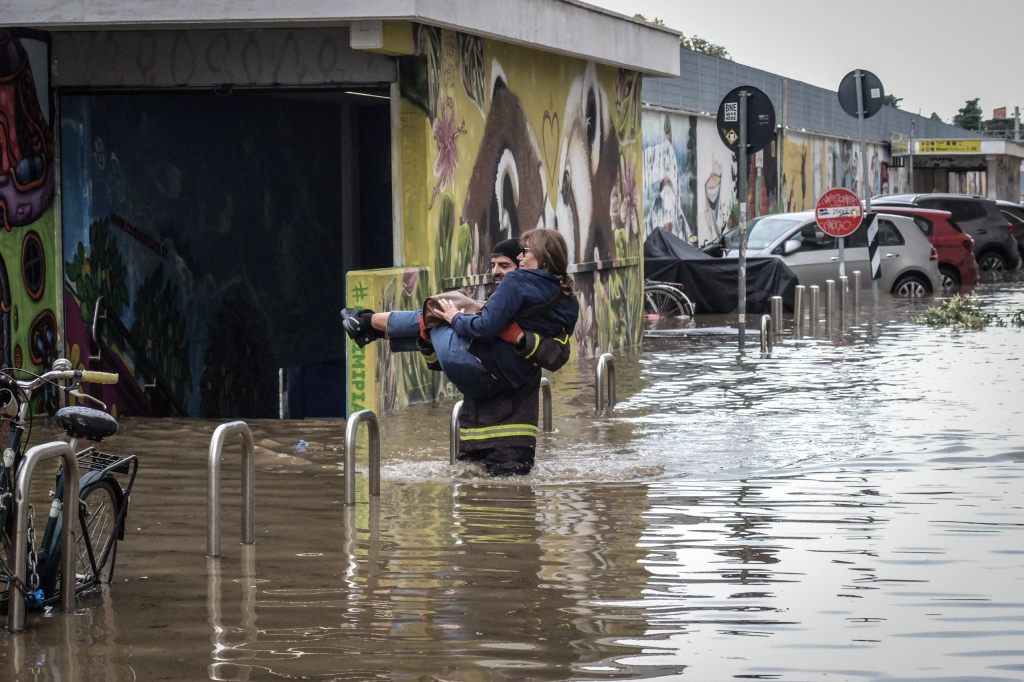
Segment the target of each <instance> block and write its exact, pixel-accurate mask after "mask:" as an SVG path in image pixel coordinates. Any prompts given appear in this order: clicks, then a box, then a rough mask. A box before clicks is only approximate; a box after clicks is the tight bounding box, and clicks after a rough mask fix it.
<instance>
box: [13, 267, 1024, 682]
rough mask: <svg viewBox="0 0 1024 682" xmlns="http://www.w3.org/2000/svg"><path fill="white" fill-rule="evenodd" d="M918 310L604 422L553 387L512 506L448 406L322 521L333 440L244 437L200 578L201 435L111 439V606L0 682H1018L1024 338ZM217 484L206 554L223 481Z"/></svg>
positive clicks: (167, 429)
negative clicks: (239, 528) (546, 430)
mask: <svg viewBox="0 0 1024 682" xmlns="http://www.w3.org/2000/svg"><path fill="white" fill-rule="evenodd" d="M979 294H980V295H982V297H983V298H984V300H985V301H986V302H987V303H988V305H990V306H992V308H993V309H995V310H997V311H1000V312H1001V313H1003V314H1008V313H1011V312H1013V311H1015V310H1017V309H1021V308H1024V286H1022V285H1021V284H1020V283H1015V282H1010V283H1001V284H997V285H987V286H983V287H980V288H979ZM927 304H928V302H912V301H911V302H902V301H900V302H896V301H891V300H885V299H883V300H882V301H880V303H879V305H878V306H877V308H876V309H872V306H868V307H866V308H865V313H864V315H863V316H861V317H860V318H859V320H857V319H855V320H853V323H852V324H848V325H841V326H842V327H843V328H842V329H841V330H835V333H834V334H833V335H832V337H831V338H809V337H808V338H803V339H799V340H797V339H793V338H792V337H787V338H786V339H784V341H783V342H782V343H781V344H777V345H776V346H775V349H774V351H773V352H772V353H771V354H770V355H766V356H761V355H760V354H759V353H756V352H748V353H744V354H737V352H736V339H735V338H734V337H728V336H724V335H722V334H721V333H718V332H717V331H715V332H713V333H703V334H686V335H683V334H678V333H674V332H673V330H671V329H663V330H661V331H662V332H665V333H664V334H661V335H657V336H652V337H651V338H649V339H648V340H647V342H646V344H645V351H644V352H643V353H642V354H639V355H637V356H633V357H630V356H628V355H622V356H621V357H617V358H616V375H617V381H618V384H617V394H618V397H619V399H620V403H619V404H618V405H617V406H616V409H615V411H614V412H613V413H612V414H611V415H609V416H607V417H604V418H597V417H595V415H594V413H593V395H594V393H593V370H594V363H592V362H590V363H586V362H585V363H581V364H580V365H579V366H572V367H570V368H567V369H566V370H565V371H563V372H561V373H559V374H558V375H556V376H555V377H554V380H553V382H552V383H553V390H554V401H553V405H554V423H555V427H556V432H555V433H553V434H545V435H542V436H541V439H540V455H539V458H538V461H539V464H538V467H537V470H536V471H535V473H534V474H531V476H529V477H526V478H524V479H517V480H490V479H486V478H481V477H480V476H479V473H478V472H477V471H476V470H474V469H473V468H471V467H467V466H464V465H458V466H455V467H452V466H450V465H449V464H448V440H447V438H448V430H447V424H448V416H449V414H450V410H451V405H450V404H439V405H419V406H415V407H413V408H410V409H409V410H408V411H406V412H403V414H402V415H400V416H385V417H383V418H382V419H381V443H382V455H383V471H382V474H383V476H382V478H383V480H382V490H381V497H380V498H379V500H377V499H369V496H368V495H367V485H366V480H365V478H363V477H359V480H358V489H357V498H358V500H359V503H358V504H357V505H356V506H355V507H345V505H343V504H342V499H343V497H344V491H343V476H342V470H341V466H342V448H343V439H344V428H343V424H341V423H340V422H336V421H335V422H331V421H322V422H317V421H311V422H284V423H281V422H276V421H267V422H252V423H251V424H250V426H251V428H252V431H253V435H254V440H255V443H256V453H255V454H256V462H257V476H256V495H257V505H256V536H257V539H256V545H255V546H241V545H239V544H237V535H235V534H234V533H232V532H228V533H225V536H224V539H225V542H224V548H223V554H224V556H223V557H222V558H221V559H219V560H210V559H207V558H206V557H205V555H204V550H205V544H204V542H205V535H206V516H205V502H206V500H205V491H206V481H205V475H206V474H205V471H206V467H205V462H206V454H207V448H208V445H209V440H210V437H211V436H212V433H213V430H214V428H215V427H216V426H217V425H218V423H217V422H206V421H190V422H179V421H175V420H126V421H125V432H124V433H123V434H120V435H119V436H118V440H119V441H120V442H121V443H122V445H121V447H122V448H125V449H126V450H127V451H134V452H137V453H138V454H139V455H140V458H141V460H142V467H141V469H140V476H139V479H138V481H137V484H136V488H135V493H134V495H133V499H132V507H131V511H130V513H129V517H128V524H129V527H128V532H127V534H126V540H125V543H124V544H123V546H122V548H121V552H120V555H119V559H118V573H117V576H116V580H115V583H114V584H113V585H111V586H109V587H105V588H104V589H102V590H99V591H96V592H95V593H93V594H91V595H89V596H86V597H83V598H82V599H81V600H80V608H79V609H77V610H76V611H75V612H74V613H73V614H68V615H64V614H60V613H55V614H53V615H52V616H44V615H42V614H38V613H33V614H30V615H29V619H28V623H27V626H28V629H27V631H26V632H25V633H24V634H23V635H21V636H19V637H11V636H8V635H4V636H3V639H0V652H2V654H0V655H2V656H3V659H4V663H3V665H4V666H6V671H5V672H8V673H9V674H8V675H7V676H6V677H5V678H4V679H25V678H28V679H53V680H66V679H110V680H149V679H181V680H199V679H221V680H260V679H282V678H284V679H353V680H355V679H358V680H366V679H390V680H421V679H422V680H483V679H530V680H533V679H586V680H597V679H623V678H644V679H695V680H720V679H728V678H744V679H748V678H763V679H788V680H808V679H820V678H822V677H824V676H828V677H830V678H835V679H942V678H947V679H952V678H960V679H1005V680H1009V679H1020V678H1022V677H1024V651H1022V649H1021V647H1020V646H1019V642H1020V641H1021V636H1022V635H1024V627H1022V626H1021V623H1022V622H1024V600H1022V599H1021V598H1020V596H1019V595H1020V594H1022V593H1024V592H1022V590H1021V587H1022V585H1021V578H1020V575H1021V567H1022V561H1024V552H1022V551H1021V550H1019V549H1018V548H1019V547H1024V524H1022V523H1021V517H1020V514H1021V509H1022V508H1024V442H1022V441H1021V437H1020V427H1019V425H1020V424H1021V423H1022V419H1024V400H1021V398H1022V393H1021V389H1020V387H1019V383H1020V378H1019V372H1018V371H1017V365H1018V364H1019V362H1018V360H1017V352H1016V350H1015V349H1017V348H1019V347H1020V345H1021V340H1022V338H1024V337H1022V334H1024V331H1022V330H1021V329H1019V328H1014V327H1006V328H990V329H987V330H984V331H982V332H970V333H967V332H957V331H953V330H949V329H927V328H923V327H919V326H917V325H914V324H911V323H910V322H909V320H910V317H911V316H913V315H914V314H915V313H916V312H917V311H920V310H921V309H923V307H924V306H925V305H927ZM705 322H706V324H707V325H708V326H707V328H711V329H714V327H716V326H717V327H721V326H722V325H723V324H726V322H725V321H724V320H707V321H701V320H700V319H698V324H704V323H705ZM676 331H678V330H676ZM668 332H673V333H671V334H670V333H668ZM41 428H42V427H41ZM300 439H301V440H303V441H304V442H305V443H306V444H307V445H306V446H305V447H296V443H297V441H299V440H300ZM222 479H223V480H222V490H223V491H224V492H223V496H224V498H223V500H222V504H223V506H224V509H223V510H222V516H223V517H224V518H227V519H229V521H228V522H227V523H228V524H229V526H230V525H231V524H232V521H231V520H233V519H236V518H238V517H239V516H240V513H241V512H240V504H241V501H240V499H239V495H238V491H239V489H240V479H241V471H240V463H239V461H238V458H237V457H234V458H232V457H227V458H225V462H224V465H223V472H222Z"/></svg>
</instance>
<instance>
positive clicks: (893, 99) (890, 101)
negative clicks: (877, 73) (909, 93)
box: [882, 95, 903, 109]
mask: <svg viewBox="0 0 1024 682" xmlns="http://www.w3.org/2000/svg"><path fill="white" fill-rule="evenodd" d="M902 101H903V98H902V97H897V96H896V95H886V96H885V97H884V98H883V99H882V104H887V105H888V106H890V107H892V108H893V109H899V108H900V102H902Z"/></svg>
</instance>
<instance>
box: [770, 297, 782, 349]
mask: <svg viewBox="0 0 1024 682" xmlns="http://www.w3.org/2000/svg"><path fill="white" fill-rule="evenodd" d="M771 300H772V333H773V335H775V336H777V337H779V338H780V339H781V338H782V326H783V325H782V297H781V296H772V299H771Z"/></svg>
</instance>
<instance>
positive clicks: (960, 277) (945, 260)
mask: <svg viewBox="0 0 1024 682" xmlns="http://www.w3.org/2000/svg"><path fill="white" fill-rule="evenodd" d="M877 210H878V211H879V212H880V213H895V214H897V215H905V216H910V217H912V218H913V219H914V222H915V223H917V226H918V227H919V228H921V231H922V232H924V233H925V234H926V235H927V236H928V241H930V242H931V243H932V246H934V247H935V252H936V254H938V257H939V274H941V275H942V288H943V289H953V288H956V287H973V286H974V285H975V284H977V283H978V262H977V261H976V260H974V239H973V238H972V237H971V236H970V235H969V234H965V233H964V231H963V230H961V229H960V226H959V225H957V224H956V221H955V220H953V218H952V214H951V213H950V212H949V211H936V210H934V209H930V208H916V207H913V206H884V207H882V206H879V207H878V209H877Z"/></svg>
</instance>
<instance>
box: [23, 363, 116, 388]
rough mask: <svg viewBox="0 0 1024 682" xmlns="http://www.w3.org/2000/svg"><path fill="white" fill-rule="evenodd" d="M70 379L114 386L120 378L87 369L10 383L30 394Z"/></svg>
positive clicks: (62, 371) (65, 371) (65, 370)
mask: <svg viewBox="0 0 1024 682" xmlns="http://www.w3.org/2000/svg"><path fill="white" fill-rule="evenodd" d="M72 379H73V380H75V382H76V383H82V382H84V383H92V384H116V383H117V382H118V380H119V379H120V377H119V376H118V375H117V374H115V373H113V372H96V371H93V370H89V369H52V370H50V371H49V372H45V373H44V374H40V375H39V376H37V377H35V378H33V379H31V380H29V381H21V380H19V379H11V381H12V382H13V383H15V384H17V385H18V387H19V388H20V389H21V390H23V391H26V392H29V393H31V392H32V391H34V390H35V389H37V388H39V387H40V386H42V385H43V384H45V383H49V382H52V381H68V380H72Z"/></svg>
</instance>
